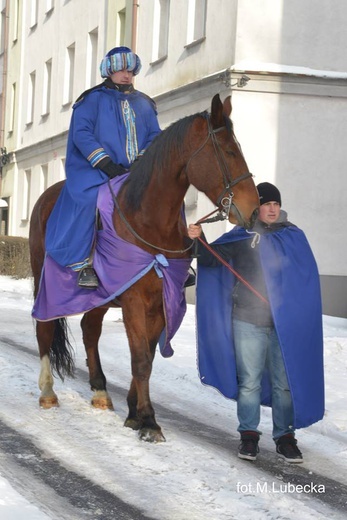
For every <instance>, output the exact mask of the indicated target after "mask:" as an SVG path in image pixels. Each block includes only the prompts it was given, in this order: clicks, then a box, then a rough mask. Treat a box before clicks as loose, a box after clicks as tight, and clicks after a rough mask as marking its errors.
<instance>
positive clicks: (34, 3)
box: [30, 0, 39, 29]
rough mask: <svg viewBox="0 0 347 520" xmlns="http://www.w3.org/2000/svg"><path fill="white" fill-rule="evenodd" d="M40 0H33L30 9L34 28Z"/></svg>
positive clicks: (31, 23) (31, 24)
mask: <svg viewBox="0 0 347 520" xmlns="http://www.w3.org/2000/svg"><path fill="white" fill-rule="evenodd" d="M38 4H39V0H31V9H30V29H33V28H34V27H35V26H36V25H37V15H38V7H39V5H38Z"/></svg>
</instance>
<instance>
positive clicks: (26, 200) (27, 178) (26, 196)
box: [22, 170, 31, 220]
mask: <svg viewBox="0 0 347 520" xmlns="http://www.w3.org/2000/svg"><path fill="white" fill-rule="evenodd" d="M30 185H31V170H25V172H24V182H23V204H22V220H29V208H30Z"/></svg>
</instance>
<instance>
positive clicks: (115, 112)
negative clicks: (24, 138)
mask: <svg viewBox="0 0 347 520" xmlns="http://www.w3.org/2000/svg"><path fill="white" fill-rule="evenodd" d="M125 102H128V104H129V106H127V105H125V108H124V103H125ZM73 109H74V110H73V114H72V118H71V124H70V130H69V136H68V143H67V152H66V165H65V167H66V182H65V185H64V187H63V190H62V191H61V193H60V196H59V198H58V201H57V203H56V204H55V206H54V209H53V211H52V213H51V215H50V217H49V220H48V222H47V230H46V251H47V254H48V255H50V256H51V257H52V258H53V259H54V260H55V261H56V262H58V263H59V264H60V265H62V266H67V265H71V264H76V263H79V262H83V261H84V260H85V259H86V258H88V256H89V254H90V250H91V246H92V242H93V238H94V233H95V230H94V224H95V210H96V200H97V195H98V189H99V186H100V185H102V184H104V183H105V182H106V181H107V180H108V177H107V175H106V174H105V173H104V172H102V171H101V170H100V169H98V168H97V162H98V160H100V159H102V158H103V157H105V154H107V155H109V157H110V158H111V159H112V161H113V162H114V163H116V164H122V165H123V166H124V167H125V168H128V167H129V166H130V164H131V163H132V162H133V160H134V159H135V158H136V156H137V155H139V154H141V153H142V152H143V151H144V150H145V149H146V148H147V147H148V146H149V144H150V143H151V142H152V140H153V139H154V137H155V136H156V135H157V134H158V133H159V132H160V128H159V124H158V120H157V113H156V108H155V105H154V103H153V102H152V100H150V98H148V97H147V96H146V95H144V94H142V93H141V92H139V91H136V90H134V91H133V92H131V93H127V94H125V93H122V92H119V91H118V90H114V89H109V88H107V87H106V86H104V85H101V86H99V87H98V88H96V89H94V90H92V91H91V92H89V93H87V94H86V95H85V96H84V97H82V98H81V100H80V101H78V102H76V103H75V105H74V107H73ZM127 111H128V112H127ZM124 112H125V113H126V114H129V118H128V119H127V118H126V117H125V114H124ZM134 130H135V131H134Z"/></svg>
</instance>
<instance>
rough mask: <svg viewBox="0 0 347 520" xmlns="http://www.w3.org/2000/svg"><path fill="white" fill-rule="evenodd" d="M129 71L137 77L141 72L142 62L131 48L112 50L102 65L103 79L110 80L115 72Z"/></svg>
mask: <svg viewBox="0 0 347 520" xmlns="http://www.w3.org/2000/svg"><path fill="white" fill-rule="evenodd" d="M120 70H129V71H130V72H132V73H133V74H134V76H136V74H138V73H139V72H140V70H141V60H140V58H139V57H138V55H137V54H135V53H134V52H132V50H131V49H129V47H115V48H114V49H111V50H110V51H109V52H108V53H107V54H106V56H105V58H104V59H103V60H102V61H101V63H100V74H101V77H102V78H109V77H110V76H111V74H113V73H114V72H118V71H120Z"/></svg>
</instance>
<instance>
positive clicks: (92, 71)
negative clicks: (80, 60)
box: [86, 29, 98, 88]
mask: <svg viewBox="0 0 347 520" xmlns="http://www.w3.org/2000/svg"><path fill="white" fill-rule="evenodd" d="M86 54H87V64H86V74H87V77H86V88H90V87H94V85H96V73H97V67H98V63H97V56H98V29H94V31H92V32H90V33H89V34H88V42H87V53H86Z"/></svg>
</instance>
